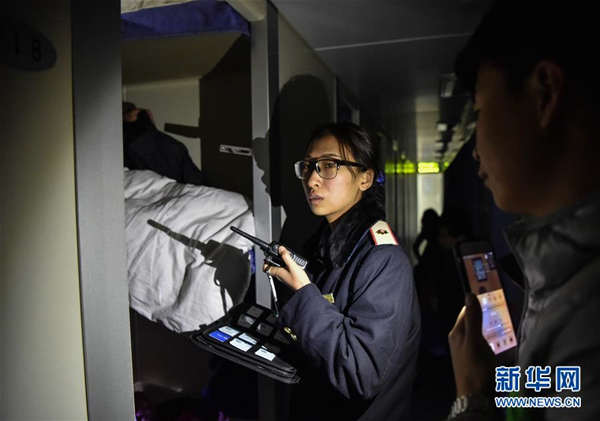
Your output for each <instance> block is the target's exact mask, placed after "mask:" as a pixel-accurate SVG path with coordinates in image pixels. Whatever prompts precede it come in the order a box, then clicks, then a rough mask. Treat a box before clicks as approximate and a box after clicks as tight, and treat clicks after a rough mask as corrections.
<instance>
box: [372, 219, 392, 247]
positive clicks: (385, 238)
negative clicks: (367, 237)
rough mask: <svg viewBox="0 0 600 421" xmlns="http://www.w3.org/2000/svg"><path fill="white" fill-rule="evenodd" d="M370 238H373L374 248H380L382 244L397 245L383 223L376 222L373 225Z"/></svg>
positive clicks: (387, 226) (390, 231)
mask: <svg viewBox="0 0 600 421" xmlns="http://www.w3.org/2000/svg"><path fill="white" fill-rule="evenodd" d="M371 238H373V242H374V243H375V245H376V246H381V245H383V244H393V245H395V246H397V245H398V240H397V239H396V236H395V235H394V233H393V232H392V229H391V228H390V226H389V225H388V223H387V222H385V221H377V222H376V223H375V225H373V226H372V227H371Z"/></svg>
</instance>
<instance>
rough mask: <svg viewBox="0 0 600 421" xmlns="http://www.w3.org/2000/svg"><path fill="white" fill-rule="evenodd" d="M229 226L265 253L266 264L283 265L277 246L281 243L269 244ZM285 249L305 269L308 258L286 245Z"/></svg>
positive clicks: (279, 266)
mask: <svg viewBox="0 0 600 421" xmlns="http://www.w3.org/2000/svg"><path fill="white" fill-rule="evenodd" d="M230 228H231V230H232V231H233V232H235V233H237V234H239V235H241V236H242V237H245V238H247V239H248V240H250V241H252V242H253V243H254V244H256V245H257V246H258V247H260V249H261V250H262V251H263V253H264V254H265V262H266V263H267V264H269V265H271V266H276V267H278V268H281V267H285V262H284V261H283V259H282V258H281V256H280V255H279V247H281V246H282V244H279V243H277V242H275V241H273V242H271V244H269V243H267V242H266V241H263V240H261V239H260V238H256V237H254V236H252V235H250V234H248V233H247V232H244V231H242V230H241V229H239V228H237V227H233V226H232V227H230ZM286 249H287V251H288V253H290V257H291V258H292V260H293V261H294V262H296V263H297V264H298V266H300V267H301V268H302V269H306V265H307V264H308V260H306V259H305V258H304V257H302V256H300V255H299V254H297V253H294V252H293V251H292V250H290V249H288V248H287V247H286Z"/></svg>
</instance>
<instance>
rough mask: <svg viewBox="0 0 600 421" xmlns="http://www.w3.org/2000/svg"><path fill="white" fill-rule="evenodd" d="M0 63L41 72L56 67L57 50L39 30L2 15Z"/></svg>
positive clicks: (14, 67)
mask: <svg viewBox="0 0 600 421" xmlns="http://www.w3.org/2000/svg"><path fill="white" fill-rule="evenodd" d="M0 63H1V64H4V65H6V66H9V67H12V68H13V69H17V70H25V71H30V72H40V71H42V70H48V69H51V68H52V67H54V64H55V63H56V50H55V49H54V46H53V45H52V42H50V40H49V39H48V38H46V37H45V36H44V35H42V34H41V33H40V32H39V31H38V30H36V29H34V28H32V27H31V26H29V25H27V24H24V23H21V22H18V21H16V20H14V19H13V18H11V17H9V16H6V15H0Z"/></svg>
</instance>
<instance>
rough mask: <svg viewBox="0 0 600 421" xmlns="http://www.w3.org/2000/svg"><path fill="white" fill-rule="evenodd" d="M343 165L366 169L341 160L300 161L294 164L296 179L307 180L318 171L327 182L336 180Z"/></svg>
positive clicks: (354, 163)
mask: <svg viewBox="0 0 600 421" xmlns="http://www.w3.org/2000/svg"><path fill="white" fill-rule="evenodd" d="M342 165H345V166H348V167H359V168H364V167H363V166H362V165H360V164H359V163H357V162H350V161H342V160H341V159H318V160H316V161H298V162H296V163H295V164H294V170H295V171H296V177H298V178H299V179H300V180H306V179H307V178H309V177H310V175H311V174H312V172H313V171H314V170H315V169H316V170H317V174H319V176H321V178H324V179H326V180H330V179H332V178H335V176H336V175H337V173H338V170H339V169H340V167H341V166H342Z"/></svg>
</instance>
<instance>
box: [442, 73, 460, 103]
mask: <svg viewBox="0 0 600 421" xmlns="http://www.w3.org/2000/svg"><path fill="white" fill-rule="evenodd" d="M457 80H458V79H457V78H456V75H455V74H454V73H449V74H445V75H442V76H441V77H440V97H441V98H451V97H452V96H453V95H454V88H455V87H456V82H457Z"/></svg>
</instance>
